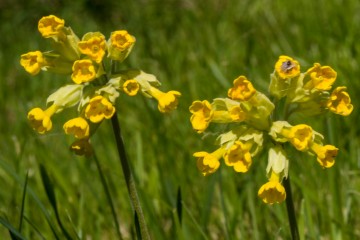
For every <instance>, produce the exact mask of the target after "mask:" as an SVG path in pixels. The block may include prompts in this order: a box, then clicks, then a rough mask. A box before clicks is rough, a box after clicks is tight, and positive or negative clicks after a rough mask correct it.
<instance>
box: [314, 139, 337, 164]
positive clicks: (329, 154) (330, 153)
mask: <svg viewBox="0 0 360 240" xmlns="http://www.w3.org/2000/svg"><path fill="white" fill-rule="evenodd" d="M310 148H311V151H312V152H314V153H315V154H316V156H317V161H318V163H319V164H320V165H321V166H322V167H323V168H330V167H332V166H333V165H334V164H335V157H336V156H337V154H338V151H339V149H338V148H337V147H335V146H333V145H325V146H322V145H320V144H316V143H313V144H312V145H311V147H310Z"/></svg>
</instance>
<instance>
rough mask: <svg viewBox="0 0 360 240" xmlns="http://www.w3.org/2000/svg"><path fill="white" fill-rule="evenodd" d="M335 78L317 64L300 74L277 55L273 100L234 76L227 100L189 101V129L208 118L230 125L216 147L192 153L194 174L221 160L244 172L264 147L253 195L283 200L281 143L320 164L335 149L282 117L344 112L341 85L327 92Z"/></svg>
mask: <svg viewBox="0 0 360 240" xmlns="http://www.w3.org/2000/svg"><path fill="white" fill-rule="evenodd" d="M336 76H337V73H336V72H335V71H334V70H333V69H332V68H331V67H329V66H321V65H320V64H319V63H315V64H314V66H313V67H311V68H310V69H308V70H307V71H306V72H300V65H299V62H298V61H296V60H294V59H293V58H291V57H288V56H280V57H279V60H278V61H277V62H276V64H275V70H274V72H273V73H272V74H271V81H270V85H269V93H270V95H271V99H273V101H270V99H269V98H268V97H267V96H265V95H264V94H262V93H261V92H259V91H257V90H256V89H255V88H254V86H253V85H252V83H251V81H250V80H248V79H247V78H246V77H245V76H239V77H238V78H236V79H235V80H234V82H233V87H232V88H230V89H229V90H228V97H227V98H216V99H214V100H213V101H212V102H211V103H210V102H208V101H207V100H204V101H194V102H193V103H192V104H191V106H190V108H189V110H190V112H191V113H192V116H191V118H190V121H191V124H192V127H193V129H194V130H196V131H197V132H198V133H203V132H204V131H205V130H206V129H207V128H208V126H209V124H210V123H212V122H213V123H225V124H228V125H229V128H230V131H228V132H225V133H222V134H220V135H219V136H218V137H217V145H218V146H219V148H218V149H216V150H215V151H213V152H210V153H208V152H196V153H194V157H196V158H197V167H198V169H199V170H200V172H201V173H202V174H203V175H204V176H206V175H209V174H212V173H214V172H215V171H216V170H217V169H218V168H219V167H220V164H221V159H223V161H224V163H225V165H227V166H229V167H233V168H234V170H235V172H238V173H245V172H247V171H248V170H249V168H250V167H251V165H252V163H253V158H254V157H255V156H256V155H257V154H258V153H259V152H260V151H261V150H263V149H264V148H265V149H266V150H267V151H268V165H267V168H266V173H267V177H268V182H267V183H265V184H264V185H262V186H261V187H260V189H259V191H258V196H259V197H260V198H261V199H262V200H263V201H264V202H265V203H269V204H273V203H280V202H282V201H284V200H285V198H286V192H285V188H284V186H283V185H282V180H283V179H284V178H287V177H288V166H289V159H288V157H287V155H288V154H287V152H286V149H287V145H290V146H292V147H294V148H295V149H296V150H298V151H301V152H305V153H308V154H309V155H311V156H314V157H315V158H316V160H317V162H318V163H319V164H320V166H321V167H323V168H330V167H331V166H333V165H334V163H335V157H336V155H337V154H338V148H336V147H335V146H333V145H325V144H324V137H323V136H322V135H321V134H320V133H318V132H316V131H315V130H314V129H313V128H312V127H311V126H309V125H306V124H298V125H291V123H290V122H288V119H289V117H290V116H291V115H292V114H294V113H300V114H303V115H305V116H315V115H318V114H323V113H326V112H329V111H330V112H333V113H335V114H339V115H342V116H348V115H349V114H350V113H351V112H352V110H353V105H352V104H351V99H350V96H349V94H348V92H347V91H346V87H336V88H334V89H333V90H332V91H331V89H332V85H333V84H334V82H335V80H336ZM280 103H282V104H280ZM279 107H280V108H282V107H283V108H284V112H285V113H284V116H282V117H278V116H275V115H276V111H274V110H275V108H279ZM277 110H278V109H277ZM279 119H282V120H279Z"/></svg>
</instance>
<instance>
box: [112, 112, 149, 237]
mask: <svg viewBox="0 0 360 240" xmlns="http://www.w3.org/2000/svg"><path fill="white" fill-rule="evenodd" d="M111 123H112V127H113V131H114V135H115V139H116V146H117V149H118V153H119V157H120V162H121V166H122V170H123V173H124V177H125V182H126V187H127V189H128V192H129V195H130V200H131V203H132V206H133V208H134V210H135V212H136V215H137V217H138V219H139V225H140V232H141V238H142V239H146V240H147V239H150V235H149V231H148V229H147V226H146V222H145V218H144V214H143V211H142V209H141V204H140V201H139V197H138V194H137V191H136V186H135V181H134V177H133V175H132V172H131V169H130V165H129V162H128V160H127V157H126V152H125V146H124V141H123V139H122V137H121V129H120V124H119V120H118V117H117V115H116V114H114V115H113V117H112V118H111Z"/></svg>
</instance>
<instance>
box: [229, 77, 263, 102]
mask: <svg viewBox="0 0 360 240" xmlns="http://www.w3.org/2000/svg"><path fill="white" fill-rule="evenodd" d="M233 84H234V87H232V88H230V89H229V91H228V96H229V98H231V99H234V100H240V101H247V100H249V99H250V98H251V97H252V96H253V95H254V94H255V93H256V90H255V88H254V87H253V85H252V83H251V82H250V81H249V80H248V79H247V78H246V77H245V76H240V77H238V78H236V79H235V80H234V82H233Z"/></svg>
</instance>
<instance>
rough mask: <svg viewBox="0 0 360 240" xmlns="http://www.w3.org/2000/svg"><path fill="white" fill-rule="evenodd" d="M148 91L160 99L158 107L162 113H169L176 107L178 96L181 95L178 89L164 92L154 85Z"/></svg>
mask: <svg viewBox="0 0 360 240" xmlns="http://www.w3.org/2000/svg"><path fill="white" fill-rule="evenodd" d="M147 93H149V94H150V95H151V96H152V97H154V98H155V99H156V100H157V101H158V109H159V111H160V112H162V113H168V112H171V111H172V110H174V109H176V108H177V105H178V97H180V96H181V93H180V92H178V91H169V92H167V93H164V92H162V91H160V90H159V89H157V88H154V87H150V89H149V91H148V92H147Z"/></svg>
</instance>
